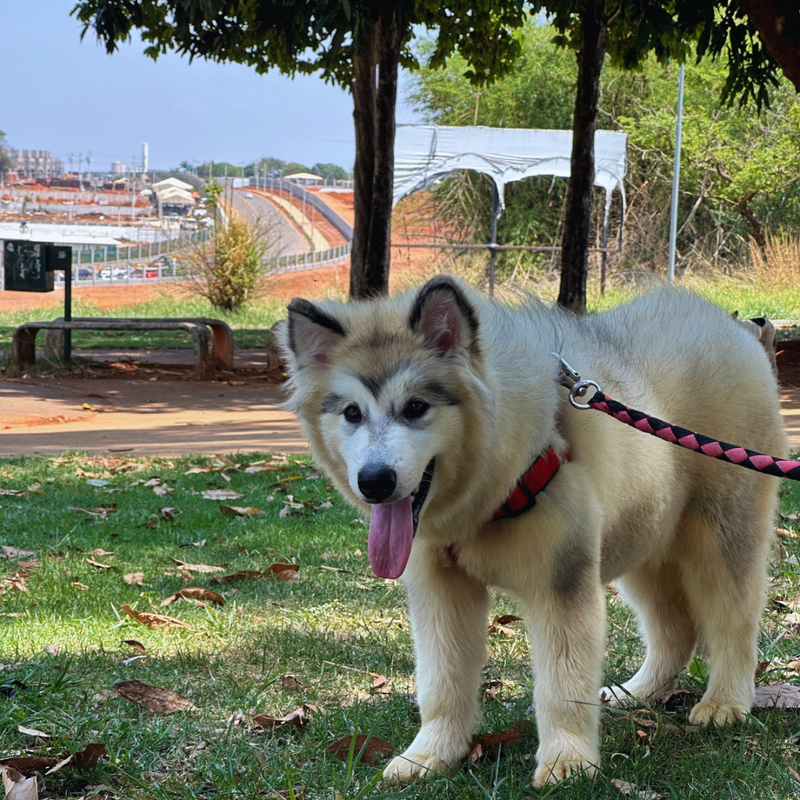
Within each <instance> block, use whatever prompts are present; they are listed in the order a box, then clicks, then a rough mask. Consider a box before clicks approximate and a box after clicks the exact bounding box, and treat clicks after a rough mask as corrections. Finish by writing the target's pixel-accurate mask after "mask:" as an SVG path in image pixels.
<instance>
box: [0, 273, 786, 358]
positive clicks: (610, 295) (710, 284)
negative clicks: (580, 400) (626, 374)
mask: <svg viewBox="0 0 800 800" xmlns="http://www.w3.org/2000/svg"><path fill="white" fill-rule="evenodd" d="M596 284H597V281H596V279H593V280H592V282H591V283H590V290H589V299H588V303H589V312H590V313H594V312H597V311H603V310H606V309H609V308H613V307H614V306H616V305H619V304H620V303H623V302H625V301H626V300H630V299H631V298H632V297H633V296H634V295H635V294H636V293H637V292H638V291H641V289H636V288H630V289H620V288H609V289H608V291H606V293H605V295H602V296H601V295H600V293H599V290H598V287H597V285H596ZM653 284H654V285H660V280H659V279H658V278H654V279H653ZM680 284H681V285H682V286H686V287H688V288H690V289H693V290H694V291H697V292H698V293H700V294H702V295H703V296H704V297H707V298H708V299H709V300H711V302H714V303H716V304H717V305H719V306H721V307H722V308H724V309H725V310H726V311H728V312H730V313H732V312H734V311H738V312H739V315H740V316H741V317H744V318H747V317H769V318H770V319H782V320H786V319H793V320H800V292H798V291H797V288H796V287H795V288H793V289H775V288H766V287H764V286H758V285H755V284H753V283H749V282H747V281H745V280H744V279H742V278H738V277H726V276H724V275H719V276H718V277H717V278H716V279H715V280H713V281H712V280H710V279H708V278H704V277H701V276H694V275H688V276H685V277H684V278H682V279H681V281H680ZM525 288H526V289H527V290H529V291H533V292H536V293H537V294H539V295H540V296H541V297H542V298H543V299H544V300H546V301H554V300H555V298H556V294H557V292H558V286H557V284H556V283H555V282H554V281H546V280H543V279H542V280H539V281H531V282H529V283H528V284H526V285H525ZM61 313H62V312H61V310H60V309H48V310H47V311H45V312H31V311H17V312H7V311H6V312H4V311H2V310H0V351H3V350H6V349H7V348H8V347H9V345H10V343H11V336H12V334H13V333H14V328H15V327H16V326H17V325H20V324H21V323H23V322H27V321H29V320H31V319H33V318H44V319H54V318H55V317H58V316H61ZM285 315H286V303H285V302H284V301H281V300H275V299H272V298H270V297H269V296H268V295H264V296H262V297H260V298H257V299H255V300H253V301H251V302H250V303H248V304H247V305H246V306H245V307H244V308H243V309H241V310H240V311H238V312H234V313H229V312H222V311H219V310H218V309H214V308H213V307H212V306H211V304H210V303H209V302H208V301H207V300H205V299H203V298H201V297H176V296H168V295H163V296H161V297H159V298H158V299H156V300H151V301H149V302H146V303H140V304H138V305H130V306H124V307H122V308H116V309H113V310H105V309H100V308H98V307H97V306H96V305H94V304H92V303H87V302H85V301H82V300H80V299H77V300H76V301H75V303H74V307H73V316H75V317H79V316H86V317H121V316H123V317H217V318H218V319H222V320H224V321H225V322H227V323H228V324H229V325H230V326H231V328H232V329H233V331H234V341H235V345H236V347H244V348H247V347H264V346H265V345H266V342H267V331H268V330H269V328H270V327H271V326H272V325H273V324H274V323H275V322H276V321H277V320H279V319H281V318H282V317H284V316H285ZM40 336H41V334H40ZM72 342H73V347H75V348H77V349H128V348H129V349H159V348H191V347H192V341H191V338H190V337H189V336H188V334H182V333H174V332H170V331H157V332H134V331H130V332H129V331H105V332H92V331H78V332H75V333H73V337H72ZM39 346H40V347H41V346H43V339H40V340H39Z"/></svg>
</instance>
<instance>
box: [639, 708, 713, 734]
mask: <svg viewBox="0 0 800 800" xmlns="http://www.w3.org/2000/svg"><path fill="white" fill-rule="evenodd" d="M643 713H646V712H645V711H640V712H639V714H643ZM629 716H630V717H631V719H632V720H633V721H634V722H635V723H636V725H637V726H638V727H640V728H649V729H651V730H652V732H653V737H655V736H657V735H658V734H659V733H669V734H680V733H697V732H698V731H700V730H702V726H701V725H682V726H679V725H674V724H673V723H672V722H668V721H667V720H665V719H661V720H654V719H646V718H645V717H642V716H638V717H637V716H633V715H629Z"/></svg>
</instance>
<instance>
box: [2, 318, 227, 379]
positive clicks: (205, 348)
mask: <svg viewBox="0 0 800 800" xmlns="http://www.w3.org/2000/svg"><path fill="white" fill-rule="evenodd" d="M39 331H184V332H186V333H188V334H189V335H190V336H191V337H192V342H193V343H194V378H195V380H198V381H213V380H214V378H215V367H214V364H215V362H216V349H215V346H214V338H213V337H212V336H211V331H210V329H209V327H208V326H207V325H204V324H202V323H200V322H186V321H176V320H152V319H148V320H141V321H135V320H119V319H99V318H98V319H92V320H85V319H82V320H70V321H69V322H67V321H65V320H63V319H62V320H53V321H51V322H25V323H23V324H22V325H20V326H19V327H18V328H17V329H16V331H14V337H13V339H12V341H11V364H12V366H13V367H14V369H16V370H21V369H24V368H25V367H26V366H29V365H31V364H35V363H36V334H38V333H39ZM62 352H63V351H62Z"/></svg>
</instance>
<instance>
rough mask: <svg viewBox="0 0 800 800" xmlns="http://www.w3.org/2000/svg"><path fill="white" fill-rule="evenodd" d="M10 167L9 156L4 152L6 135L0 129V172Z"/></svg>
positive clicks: (4, 171)
mask: <svg viewBox="0 0 800 800" xmlns="http://www.w3.org/2000/svg"><path fill="white" fill-rule="evenodd" d="M10 167H11V158H10V157H9V155H8V153H7V152H6V135H5V133H3V131H0V172H2V173H3V174H5V173H6V172H8V170H9V168H10Z"/></svg>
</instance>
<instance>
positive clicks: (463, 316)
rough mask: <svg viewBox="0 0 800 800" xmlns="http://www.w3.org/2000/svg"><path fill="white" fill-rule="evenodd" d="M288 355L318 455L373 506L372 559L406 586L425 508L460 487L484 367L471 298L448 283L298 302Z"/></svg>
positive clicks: (345, 489) (359, 501)
mask: <svg viewBox="0 0 800 800" xmlns="http://www.w3.org/2000/svg"><path fill="white" fill-rule="evenodd" d="M283 346H284V351H285V354H286V357H287V360H288V364H289V373H290V384H289V387H290V391H291V401H290V405H291V406H292V408H293V409H294V410H295V412H296V413H297V414H298V416H299V417H300V420H301V422H302V424H303V427H304V430H305V432H306V434H307V436H308V438H309V440H310V442H311V446H312V451H313V452H314V455H315V457H316V459H317V460H318V462H319V463H320V465H321V466H322V467H323V469H325V470H326V471H327V472H328V473H329V474H330V475H331V476H332V478H333V479H334V481H335V482H336V484H337V487H338V488H339V490H340V491H342V493H343V494H344V495H345V496H346V497H348V499H350V500H351V502H354V503H355V504H356V505H360V506H361V507H366V504H368V505H369V506H371V509H370V510H371V515H370V516H371V518H370V534H369V555H370V562H371V564H372V567H373V569H374V570H375V572H376V573H377V574H378V575H381V576H382V577H393V578H394V577H398V576H399V575H400V574H401V573H402V572H403V570H404V568H405V565H406V562H407V561H408V557H409V554H410V552H411V542H412V538H413V535H414V533H415V532H416V527H417V524H418V522H419V519H420V515H421V514H422V512H423V510H426V509H427V508H428V506H430V505H431V504H432V503H434V500H435V496H436V495H437V494H439V495H440V496H441V495H442V494H443V493H448V492H452V491H453V490H454V487H453V485H452V484H453V483H454V481H455V480H456V478H455V476H456V474H457V473H458V464H457V461H458V459H459V457H460V455H461V454H462V453H463V447H462V444H461V443H462V442H463V440H464V437H465V435H468V428H469V414H468V413H466V412H465V409H464V404H465V401H467V400H468V398H469V397H471V396H472V395H473V394H474V393H475V392H476V391H478V388H477V387H478V386H479V385H480V378H479V374H480V371H481V361H482V359H481V345H480V329H479V323H478V315H477V312H476V309H475V306H474V304H473V302H472V301H471V300H470V296H469V291H468V290H467V289H466V288H465V287H463V286H462V285H461V284H459V283H458V282H457V281H455V280H453V279H451V278H447V277H438V278H434V279H433V280H431V281H429V282H428V283H427V284H425V286H423V287H422V288H421V289H420V290H419V291H418V292H416V293H411V294H406V295H402V296H400V297H399V298H397V299H394V300H388V299H381V300H370V301H366V302H358V303H350V304H344V303H332V302H323V303H320V304H314V303H310V302H309V301H307V300H301V299H294V300H292V302H291V303H290V304H289V319H288V325H287V326H286V329H285V331H284V333H283ZM473 405H474V404H473Z"/></svg>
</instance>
